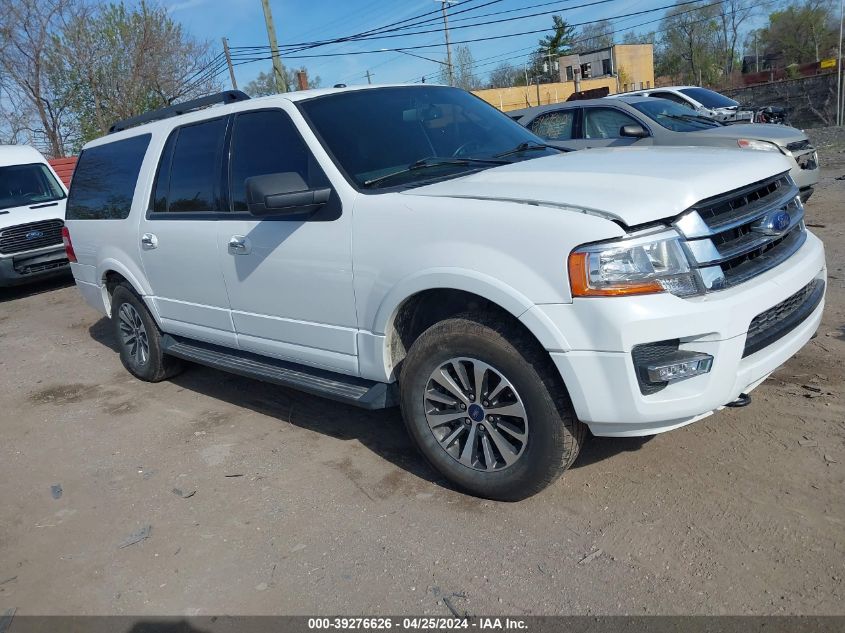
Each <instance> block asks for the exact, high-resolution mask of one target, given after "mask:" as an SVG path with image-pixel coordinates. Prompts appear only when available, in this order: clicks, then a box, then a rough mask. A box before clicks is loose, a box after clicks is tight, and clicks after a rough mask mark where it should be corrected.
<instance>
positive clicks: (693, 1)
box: [256, 0, 728, 61]
mask: <svg viewBox="0 0 845 633" xmlns="http://www.w3.org/2000/svg"><path fill="white" fill-rule="evenodd" d="M615 1H617V0H596V1H595V2H591V3H587V4H585V5H578V6H577V7H571V8H573V9H574V8H581V7H585V6H592V5H594V4H600V3H604V2H615ZM700 1H701V0H685V1H684V2H679V3H673V4H667V5H662V6H660V7H656V8H654V9H644V10H642V11H634V12H632V13H625V14H622V15H618V16H616V17H617V19H621V18H626V17H632V16H637V15H644V14H646V13H654V12H655V11H662V10H664V9H669V8H672V7H682V6H686V5H690V4H698V3H699V2H700ZM727 1H728V0H718V1H717V2H714V3H712V4H708V5H703V6H699V7H696V8H695V9H693V10H697V9H701V8H704V7H709V6H715V5H718V4H723V3H725V2H727ZM606 19H607V18H602V19H599V20H587V21H586V22H575V23H572V24H570V25H569V26H571V27H578V26H586V25H588V24H595V23H596V22H603V21H604V20H606ZM502 21H505V22H507V21H509V20H496V21H495V22H502ZM485 24H488V23H480V24H473V25H466V26H464V27H461V28H470V27H473V26H483V25H485ZM629 28H635V27H629ZM440 30H442V29H437V30H436V31H420V32H418V33H413V35H417V34H421V33H431V32H439V31H440ZM553 30H554V27H547V28H544V29H533V30H531V31H521V32H519V33H506V34H502V35H489V36H486V37H477V38H471V39H466V40H458V41H456V42H452V43H453V44H472V43H475V42H487V41H491V40H500V39H507V38H509V37H519V36H522V35H536V34H538V33H548V32H549V31H553ZM408 35H411V34H408ZM384 37H405V35H401V36H393V35H386V36H384ZM437 46H440V44H421V45H415V46H402V47H401V48H395V49H377V50H366V51H347V52H343V53H341V52H337V53H316V54H313V55H286V57H288V58H289V59H317V58H321V57H345V56H348V55H372V54H376V53H384V52H390V51H393V50H404V51H410V50H420V49H427V48H433V47H437ZM271 57H272V56H265V57H259V58H256V61H257V60H260V59H270V58H271Z"/></svg>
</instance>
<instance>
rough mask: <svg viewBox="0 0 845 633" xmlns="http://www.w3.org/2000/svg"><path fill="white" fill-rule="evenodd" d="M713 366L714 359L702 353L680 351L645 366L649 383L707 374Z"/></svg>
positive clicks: (673, 380)
mask: <svg viewBox="0 0 845 633" xmlns="http://www.w3.org/2000/svg"><path fill="white" fill-rule="evenodd" d="M712 366H713V357H712V356H711V355H710V354H702V353H700V352H687V351H683V350H678V351H677V352H673V353H672V354H671V355H670V356H667V357H664V358H661V359H660V360H659V361H656V362H651V363H649V364H648V365H646V366H645V371H646V376H647V377H648V381H649V382H652V383H662V382H663V383H665V382H675V381H676V380H683V379H684V378H692V377H693V376H698V375H700V374H706V373H707V372H708V371H710V368H711V367H712Z"/></svg>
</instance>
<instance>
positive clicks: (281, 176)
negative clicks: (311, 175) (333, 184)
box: [246, 172, 332, 217]
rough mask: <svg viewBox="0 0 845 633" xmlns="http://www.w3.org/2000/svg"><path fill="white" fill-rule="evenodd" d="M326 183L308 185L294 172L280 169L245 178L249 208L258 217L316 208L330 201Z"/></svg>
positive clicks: (288, 213)
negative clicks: (317, 186) (322, 184)
mask: <svg viewBox="0 0 845 633" xmlns="http://www.w3.org/2000/svg"><path fill="white" fill-rule="evenodd" d="M331 194H332V190H331V189H330V188H329V187H325V188H322V189H309V188H308V185H307V184H305V181H304V180H303V179H302V176H300V175H299V174H297V173H296V172H280V173H277V174H265V175H263V176H252V177H251V178H247V179H246V199H247V205H248V206H249V212H250V213H251V214H252V215H254V216H257V217H270V216H280V215H295V214H299V213H310V212H312V211H316V210H317V209H319V208H320V207H321V206H323V205H324V204H326V203H327V202H328V201H329V197H330V196H331Z"/></svg>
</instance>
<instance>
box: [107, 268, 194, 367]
mask: <svg viewBox="0 0 845 633" xmlns="http://www.w3.org/2000/svg"><path fill="white" fill-rule="evenodd" d="M112 323H113V325H114V334H115V339H116V340H117V345H118V348H119V349H120V360H121V362H122V363H123V366H124V367H126V369H127V370H128V371H129V373H131V374H132V375H133V376H135V377H137V378H140V379H141V380H146V381H148V382H159V381H162V380H165V379H166V378H170V377H171V376H175V375H176V374H177V373H179V371H180V369H181V364H180V362H179V360H178V359H176V358H173V357H172V356H167V355H166V354H164V353H163V352H162V349H161V330H159V329H158V326H157V325H156V322H155V320H153V317H152V315H151V314H150V312H149V310H147V306H145V305H144V302H143V301H142V300H141V298H140V297H139V296H138V295H136V294H135V291H134V290H132V288H131V287H129V286H128V285H126V284H120V285H118V286H117V287H116V288H115V289H114V292H113V293H112Z"/></svg>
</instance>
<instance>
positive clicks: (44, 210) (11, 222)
mask: <svg viewBox="0 0 845 633" xmlns="http://www.w3.org/2000/svg"><path fill="white" fill-rule="evenodd" d="M66 201H67V198H63V199H62V200H56V201H55V204H54V203H52V202H47V203H42V204H35V205H25V206H22V207H11V208H9V209H0V230H2V229H5V228H8V227H10V226H17V225H19V224H29V223H30V222H40V221H42V220H64V219H65V202H66ZM45 205H47V206H45ZM33 206H34V207H36V208H35V209H33V208H32V207H33ZM39 207H40V208H39Z"/></svg>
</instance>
